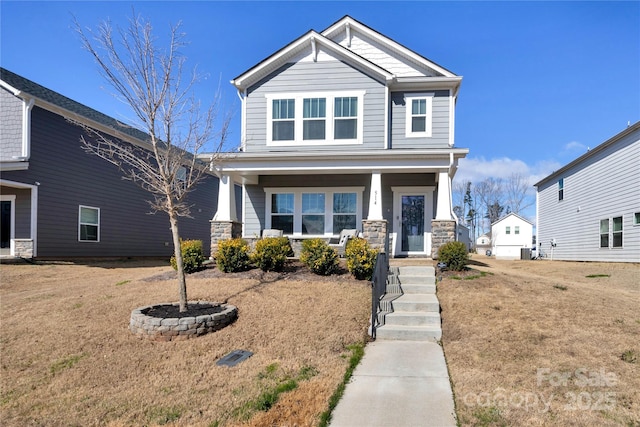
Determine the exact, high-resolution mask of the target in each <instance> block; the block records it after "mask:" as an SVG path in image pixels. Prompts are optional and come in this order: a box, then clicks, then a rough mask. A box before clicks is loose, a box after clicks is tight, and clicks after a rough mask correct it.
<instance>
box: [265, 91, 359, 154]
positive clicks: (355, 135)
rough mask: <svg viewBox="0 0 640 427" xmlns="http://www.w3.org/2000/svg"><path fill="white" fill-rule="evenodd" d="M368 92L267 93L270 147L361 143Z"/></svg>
mask: <svg viewBox="0 0 640 427" xmlns="http://www.w3.org/2000/svg"><path fill="white" fill-rule="evenodd" d="M364 95H365V91H348V92H347V91H345V92H308V93H284V94H268V95H267V96H266V97H267V118H268V120H267V145H272V146H291V145H292V144H300V145H313V144H316V145H320V144H322V145H327V144H329V145H330V144H336V145H338V144H361V143H362V134H363V112H362V109H363V105H364V104H363V99H364Z"/></svg>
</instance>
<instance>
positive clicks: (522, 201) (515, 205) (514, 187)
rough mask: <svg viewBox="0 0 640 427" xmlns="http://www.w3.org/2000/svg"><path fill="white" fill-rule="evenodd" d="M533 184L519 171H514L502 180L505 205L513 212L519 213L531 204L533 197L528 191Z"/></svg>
mask: <svg viewBox="0 0 640 427" xmlns="http://www.w3.org/2000/svg"><path fill="white" fill-rule="evenodd" d="M532 189H533V186H531V185H530V184H529V180H528V179H527V177H526V176H524V175H522V174H521V173H517V172H514V173H512V174H511V175H510V176H509V178H507V179H506V180H505V181H504V194H505V200H504V203H505V205H506V206H507V207H508V208H509V209H510V211H511V212H513V213H515V214H520V213H521V212H522V211H523V210H525V209H527V208H528V207H529V206H531V205H533V203H534V199H533V197H531V195H530V192H531V190H532Z"/></svg>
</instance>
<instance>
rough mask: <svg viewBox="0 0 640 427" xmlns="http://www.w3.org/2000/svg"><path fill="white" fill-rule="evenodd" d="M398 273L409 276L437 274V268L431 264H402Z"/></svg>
mask: <svg viewBox="0 0 640 427" xmlns="http://www.w3.org/2000/svg"><path fill="white" fill-rule="evenodd" d="M398 275H400V276H402V275H407V276H435V275H436V269H435V268H433V267H431V266H411V265H408V266H400V267H398Z"/></svg>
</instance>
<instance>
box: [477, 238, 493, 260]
mask: <svg viewBox="0 0 640 427" xmlns="http://www.w3.org/2000/svg"><path fill="white" fill-rule="evenodd" d="M487 250H491V237H490V236H489V235H488V234H486V233H485V234H483V235H481V236H479V237H478V238H477V239H476V253H478V254H482V255H485V254H486V253H487Z"/></svg>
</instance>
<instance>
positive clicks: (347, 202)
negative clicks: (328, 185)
mask: <svg viewBox="0 0 640 427" xmlns="http://www.w3.org/2000/svg"><path fill="white" fill-rule="evenodd" d="M357 209H358V201H357V194H356V193H333V234H340V231H342V230H345V229H354V228H357V227H356V224H357V212H358V210H357Z"/></svg>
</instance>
